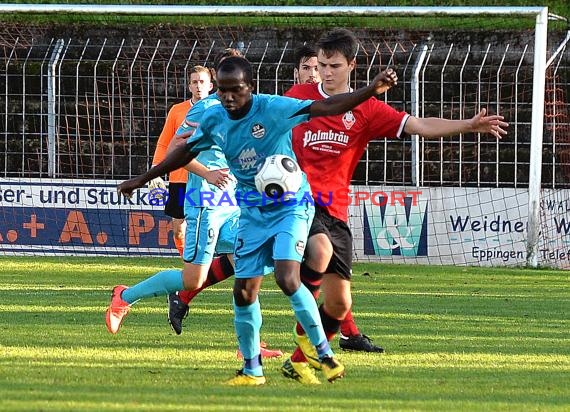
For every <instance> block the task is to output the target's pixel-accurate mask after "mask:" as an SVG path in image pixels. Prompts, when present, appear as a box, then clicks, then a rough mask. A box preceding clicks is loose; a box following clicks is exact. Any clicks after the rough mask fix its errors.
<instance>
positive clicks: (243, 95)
mask: <svg viewBox="0 0 570 412" xmlns="http://www.w3.org/2000/svg"><path fill="white" fill-rule="evenodd" d="M216 82H217V83H218V96H219V97H220V101H221V102H222V105H223V106H224V108H225V109H226V110H227V111H228V113H229V114H230V117H232V118H240V117H243V116H244V115H245V114H246V113H247V110H249V106H248V103H249V102H250V101H251V92H252V91H253V86H252V85H250V84H247V83H246V81H245V80H244V73H243V71H241V70H234V71H233V72H231V73H228V72H218V76H217V79H216ZM244 111H245V112H244Z"/></svg>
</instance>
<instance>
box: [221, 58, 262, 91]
mask: <svg viewBox="0 0 570 412" xmlns="http://www.w3.org/2000/svg"><path fill="white" fill-rule="evenodd" d="M236 70H237V71H241V72H242V73H243V79H244V80H245V82H246V83H247V84H249V85H253V69H252V67H251V64H250V63H249V61H248V60H247V59H246V58H245V57H241V56H232V57H227V58H225V59H224V60H222V61H221V62H220V64H219V65H218V69H217V70H216V72H217V73H232V72H234V71H236Z"/></svg>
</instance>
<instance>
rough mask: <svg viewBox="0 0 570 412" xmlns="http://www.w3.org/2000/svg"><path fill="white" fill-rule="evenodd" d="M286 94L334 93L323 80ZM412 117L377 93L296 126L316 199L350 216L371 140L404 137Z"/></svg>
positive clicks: (297, 146) (298, 149)
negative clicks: (352, 188)
mask: <svg viewBox="0 0 570 412" xmlns="http://www.w3.org/2000/svg"><path fill="white" fill-rule="evenodd" d="M285 95H286V96H289V97H295V98H297V99H311V100H322V99H326V98H327V97H329V95H327V94H326V93H325V91H324V90H323V88H322V84H321V83H313V84H298V85H295V86H293V87H292V88H291V89H289V90H288V91H287V92H286V93H285ZM408 116H409V115H408V114H407V113H405V112H398V111H397V110H395V109H394V108H392V107H390V106H388V105H387V104H385V103H384V102H381V101H380V100H378V99H376V98H374V97H373V98H370V99H368V100H366V101H365V102H364V103H361V104H359V105H358V106H356V107H355V108H354V109H352V110H351V111H348V112H346V113H344V114H339V115H336V116H321V117H315V118H312V119H310V120H309V121H308V122H306V123H302V124H300V125H299V126H297V127H295V128H294V129H293V150H294V152H295V155H296V156H297V161H298V162H299V165H300V166H301V169H303V171H304V172H305V174H306V175H307V179H308V180H309V183H310V185H311V192H312V195H313V198H314V199H315V201H316V202H319V203H320V204H322V205H323V207H325V208H326V209H327V211H328V212H329V214H330V215H331V216H334V217H336V218H337V219H340V220H343V221H345V222H347V221H348V187H349V185H350V180H351V179H352V174H353V173H354V169H355V168H356V165H357V164H358V161H359V160H360V158H361V157H362V154H363V153H364V150H365V149H366V146H367V145H368V142H369V141H370V140H372V139H377V138H382V137H388V138H398V137H400V135H401V134H402V131H403V130H404V125H405V123H406V120H407V119H408Z"/></svg>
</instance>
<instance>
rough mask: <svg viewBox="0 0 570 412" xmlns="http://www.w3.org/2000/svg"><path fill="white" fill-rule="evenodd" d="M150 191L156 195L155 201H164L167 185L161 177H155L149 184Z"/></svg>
mask: <svg viewBox="0 0 570 412" xmlns="http://www.w3.org/2000/svg"><path fill="white" fill-rule="evenodd" d="M148 190H149V191H151V192H153V193H154V198H155V199H162V198H163V197H164V195H163V194H164V193H166V183H164V180H163V179H162V178H161V177H155V178H154V179H152V180H151V181H150V182H148Z"/></svg>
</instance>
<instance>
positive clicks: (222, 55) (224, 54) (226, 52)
mask: <svg viewBox="0 0 570 412" xmlns="http://www.w3.org/2000/svg"><path fill="white" fill-rule="evenodd" d="M235 56H243V54H242V53H241V52H240V51H239V50H238V49H233V48H231V47H228V48H226V49H223V50H220V51H219V52H218V54H216V57H214V69H216V70H218V66H219V65H220V62H221V61H222V60H224V59H226V58H228V57H235Z"/></svg>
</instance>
